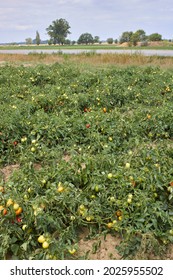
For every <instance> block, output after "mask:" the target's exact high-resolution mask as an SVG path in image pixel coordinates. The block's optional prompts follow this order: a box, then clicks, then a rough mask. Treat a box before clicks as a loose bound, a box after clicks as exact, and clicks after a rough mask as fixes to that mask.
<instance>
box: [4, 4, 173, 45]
mask: <svg viewBox="0 0 173 280" xmlns="http://www.w3.org/2000/svg"><path fill="white" fill-rule="evenodd" d="M172 10H173V1H172V0H164V1H163V0H106V1H104V0H49V1H48V0H23V1H22V0H5V1H1V9H0V30H1V37H0V40H1V42H2V41H9V40H11V38H13V41H18V40H24V39H25V38H26V37H30V36H35V32H36V30H39V32H41V37H44V38H43V39H45V38H48V36H47V35H46V27H48V26H49V24H51V22H52V21H53V20H55V19H58V18H65V19H66V20H67V21H68V22H69V24H70V26H71V30H70V31H71V33H72V34H71V35H70V38H71V39H78V37H79V35H80V34H81V33H84V32H90V33H92V34H93V35H94V36H95V35H98V36H100V38H101V39H102V38H103V39H106V38H108V37H115V38H117V37H118V36H120V35H121V33H122V32H123V31H126V30H127V31H128V30H132V31H135V30H137V29H139V28H140V29H144V30H145V31H146V33H148V34H150V33H152V32H158V33H161V34H162V33H163V37H168V38H170V37H171V36H172V34H173V32H172V26H173V17H172ZM14 31H15V32H14ZM14 36H15V37H14ZM9 38H10V39H9Z"/></svg>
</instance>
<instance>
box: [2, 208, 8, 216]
mask: <svg viewBox="0 0 173 280" xmlns="http://www.w3.org/2000/svg"><path fill="white" fill-rule="evenodd" d="M3 215H4V216H5V215H7V209H6V208H4V210H3Z"/></svg>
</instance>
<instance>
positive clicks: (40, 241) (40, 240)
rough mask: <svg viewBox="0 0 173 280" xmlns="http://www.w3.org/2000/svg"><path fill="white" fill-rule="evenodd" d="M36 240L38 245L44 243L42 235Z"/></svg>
mask: <svg viewBox="0 0 173 280" xmlns="http://www.w3.org/2000/svg"><path fill="white" fill-rule="evenodd" d="M37 240H38V242H39V243H44V242H45V241H46V239H45V237H44V235H40V236H39V237H38V239H37Z"/></svg>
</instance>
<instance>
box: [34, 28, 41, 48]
mask: <svg viewBox="0 0 173 280" xmlns="http://www.w3.org/2000/svg"><path fill="white" fill-rule="evenodd" d="M35 42H36V44H37V45H40V43H41V39H40V34H39V32H38V31H36V38H35Z"/></svg>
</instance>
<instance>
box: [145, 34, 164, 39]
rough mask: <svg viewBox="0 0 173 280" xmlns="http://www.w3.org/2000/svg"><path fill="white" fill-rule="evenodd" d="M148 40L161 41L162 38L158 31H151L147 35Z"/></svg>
mask: <svg viewBox="0 0 173 280" xmlns="http://www.w3.org/2000/svg"><path fill="white" fill-rule="evenodd" d="M148 40H149V41H161V40H162V35H160V34H158V33H152V34H151V35H149V36H148Z"/></svg>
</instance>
